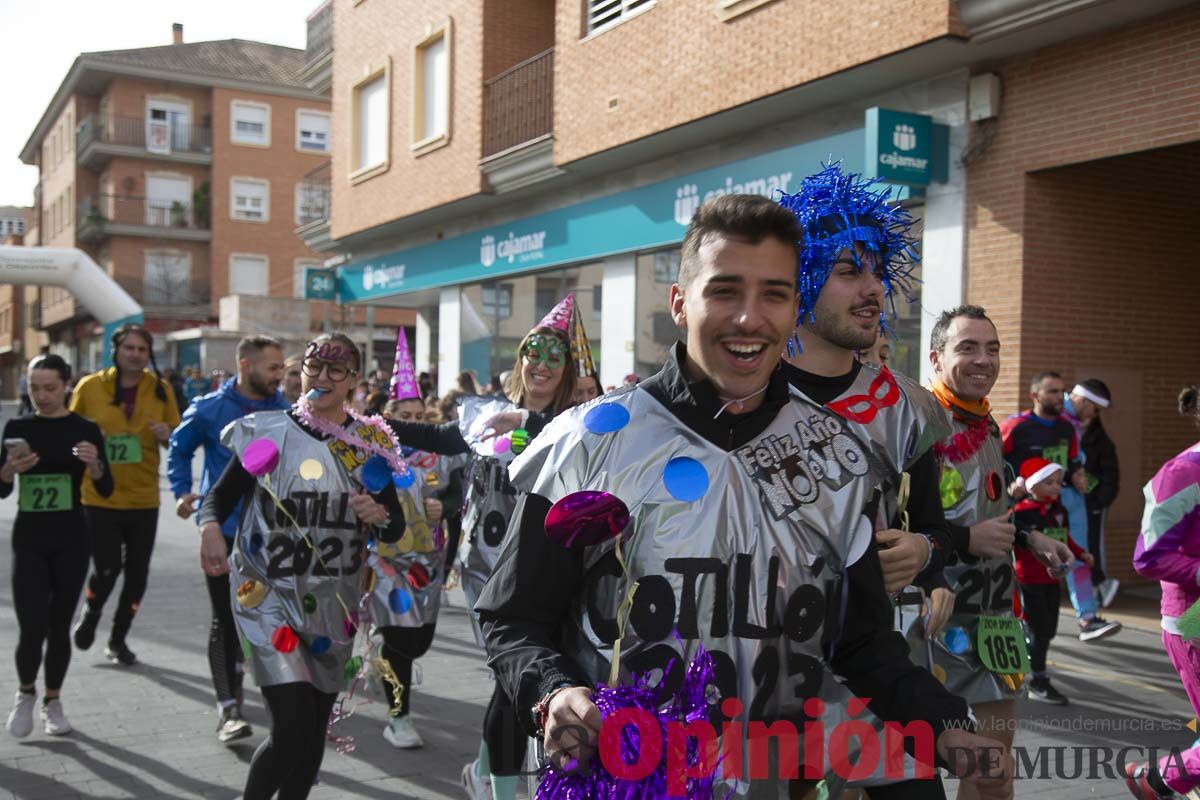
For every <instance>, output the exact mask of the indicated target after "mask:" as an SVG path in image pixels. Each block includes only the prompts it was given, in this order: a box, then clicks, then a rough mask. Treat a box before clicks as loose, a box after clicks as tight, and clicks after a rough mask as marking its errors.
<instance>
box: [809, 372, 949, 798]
mask: <svg viewBox="0 0 1200 800" xmlns="http://www.w3.org/2000/svg"><path fill="white" fill-rule="evenodd" d="M797 394H799V392H797ZM806 399H807V398H806ZM826 405H827V407H828V408H829V409H830V410H832V411H833V412H835V413H836V414H837V415H838V416H839V417H841V419H842V422H843V425H845V426H846V429H847V432H848V433H851V434H852V435H854V436H855V437H857V439H858V440H859V441H862V442H864V443H866V444H867V445H868V446H869V452H870V464H871V468H872V478H873V480H874V481H875V482H876V483H877V484H878V485H879V486H880V487H881V489H882V491H883V502H882V503H881V504H880V505H881V507H880V511H879V514H878V515H877V516H876V519H875V523H876V527H877V528H879V529H882V528H886V527H891V525H892V521H893V520H895V519H896V517H897V516H898V513H899V511H901V510H902V509H900V506H899V488H900V481H901V475H902V473H904V472H907V471H908V470H909V469H910V468H911V467H912V466H913V464H914V463H916V461H917V460H918V459H919V458H920V457H921V456H923V455H924V454H925V453H926V452H927V451H928V450H929V448H930V447H932V446H933V444H934V442H936V441H937V440H938V439H939V438H941V437H942V436H944V435H945V434H946V433H947V431H948V428H947V426H946V422H945V415H944V414H943V412H942V409H941V407H940V406H939V405H938V404H937V401H936V400H935V399H934V397H933V395H931V394H930V393H929V392H928V391H926V390H925V389H923V388H922V387H921V386H919V385H918V384H917V383H915V382H914V381H912V380H910V379H909V378H907V377H905V376H903V375H897V374H896V373H894V372H892V371H891V370H889V369H888V368H887V367H882V366H880V365H878V364H862V365H861V366H860V369H859V371H858V375H857V376H855V379H854V381H853V383H851V385H850V386H849V387H847V388H846V390H845V391H843V392H842V394H841V395H840V396H838V397H837V398H836V399H835V400H833V401H831V402H829V403H827V404H826ZM922 594H923V593H922V592H921V590H920V589H918V588H917V587H909V588H908V589H907V590H905V591H904V592H903V593H902V595H901V597H902V598H903V600H904V601H905V602H903V603H901V604H900V605H899V607H898V608H897V614H896V630H898V631H899V632H900V633H902V634H903V635H904V637H905V639H906V640H907V641H908V643H909V647H910V652H909V655H910V658H911V659H912V661H913V663H914V664H916V665H917V666H919V667H923V668H926V669H928V668H930V667H931V666H932V652H931V648H930V647H929V645H928V643H927V642H926V641H925V640H924V621H923V618H922V617H923V614H922V613H921V603H920V598H921V597H922ZM910 598H912V599H911V600H910ZM823 686H824V690H823V691H822V699H823V700H824V701H825V708H826V711H825V715H824V717H823V718H822V722H823V723H824V726H825V731H826V735H829V734H830V732H832V731H834V730H836V729H837V726H838V725H839V724H841V723H843V722H845V721H846V720H848V719H851V716H850V715H849V714H848V711H847V709H848V708H849V703H850V701H851V699H852V698H853V695H852V694H851V692H850V691H849V689H847V688H846V687H845V686H844V685H842V684H840V683H838V682H836V681H834V680H826V681H825V682H824V684H823ZM858 718H861V719H864V720H867V721H869V722H871V724H872V725H874V726H875V728H876V729H880V730H881V729H882V726H883V723H882V721H881V720H879V719H878V718H877V717H875V716H874V715H873V714H872V713H871V712H870V711H864V712H863V713H862V714H861V715H859V717H858ZM828 744H829V743H828V742H826V745H827V746H826V752H828V750H829V747H828ZM913 769H914V768H913V762H912V760H911V759H910V758H907V757H906V758H905V763H904V770H905V774H906V776H908V777H911V776H912V775H913ZM887 771H888V770H887V765H885V764H884V763H883V761H882V760H881V761H880V762H879V764H878V766H877V768H876V770H875V774H874V775H873V776H872V778H870V779H867V780H864V781H861V782H860V783H861V784H862V785H879V784H885V783H891V782H894V781H895V780H897V779H898V778H889V777H888V776H887V774H886V773H887ZM830 777H831V780H832V779H833V776H832V775H831V776H830ZM834 785H835V787H838V786H840V784H839V783H837V782H836V781H835V782H834Z"/></svg>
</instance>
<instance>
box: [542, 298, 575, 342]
mask: <svg viewBox="0 0 1200 800" xmlns="http://www.w3.org/2000/svg"><path fill="white" fill-rule="evenodd" d="M574 311H575V293H574V292H569V293H568V294H567V296H566V297H564V298H563V299H562V300H559V301H558V305H556V306H555V307H554V308H552V309H550V313H549V314H547V315H546V316H544V317H542V321H541V322H539V323H538V324H537V325H536V326H534V327H537V328H551V329H553V330H556V331H562V332H563V333H564V334H565V335H567V337H568V338H569V337H570V335H571V316H572V314H573V313H574Z"/></svg>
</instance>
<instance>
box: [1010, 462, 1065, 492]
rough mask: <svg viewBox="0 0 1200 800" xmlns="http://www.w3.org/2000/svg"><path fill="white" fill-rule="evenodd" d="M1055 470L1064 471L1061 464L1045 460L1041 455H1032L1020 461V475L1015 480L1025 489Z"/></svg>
mask: <svg viewBox="0 0 1200 800" xmlns="http://www.w3.org/2000/svg"><path fill="white" fill-rule="evenodd" d="M1056 472H1064V470H1063V468H1062V464H1056V463H1055V462H1053V461H1047V460H1046V459H1044V458H1042V457H1041V456H1034V457H1033V458H1027V459H1025V460H1024V461H1023V462H1021V476H1020V477H1019V478H1018V479H1017V480H1018V481H1019V482H1020V484H1021V485H1022V486H1024V487H1025V488H1026V489H1030V488H1032V487H1034V486H1037V485H1038V484H1039V483H1041V482H1042V481H1044V480H1046V479H1047V478H1049V477H1050V476H1051V475H1053V474H1054V473H1056Z"/></svg>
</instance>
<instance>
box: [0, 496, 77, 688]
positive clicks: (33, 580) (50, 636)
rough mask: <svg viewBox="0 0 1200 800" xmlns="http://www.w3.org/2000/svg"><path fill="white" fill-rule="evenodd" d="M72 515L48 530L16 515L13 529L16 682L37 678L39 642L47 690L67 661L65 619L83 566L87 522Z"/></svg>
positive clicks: (27, 682)
mask: <svg viewBox="0 0 1200 800" xmlns="http://www.w3.org/2000/svg"><path fill="white" fill-rule="evenodd" d="M35 516H36V515H35ZM78 517H79V519H78V524H77V525H66V526H62V527H59V528H57V529H50V530H45V529H42V530H35V529H34V527H33V525H32V524H23V523H27V522H28V521H27V520H22V521H20V522H19V523H18V524H17V526H16V529H15V530H14V531H13V540H12V548H13V561H12V587H13V605H14V606H15V608H16V611H17V625H18V626H19V627H20V629H21V633H20V637H19V638H18V640H17V677H18V679H19V680H20V681H21V685H22V686H29V685H30V684H32V683H34V682H35V681H36V680H37V674H38V668H39V667H41V666H42V646H43V644H44V645H45V648H46V659H45V667H46V671H45V674H44V675H43V682H44V683H45V686H46V689H47V690H49V691H51V692H56V691H58V690H59V689H61V688H62V684H63V679H64V678H65V677H66V675H67V665H68V664H70V663H71V618H72V617H73V616H74V615H75V604H76V603H78V602H79V592H80V591H81V590H82V589H83V579H84V578H85V577H87V569H88V532H87V523H86V521H85V520H84V518H83V515H78Z"/></svg>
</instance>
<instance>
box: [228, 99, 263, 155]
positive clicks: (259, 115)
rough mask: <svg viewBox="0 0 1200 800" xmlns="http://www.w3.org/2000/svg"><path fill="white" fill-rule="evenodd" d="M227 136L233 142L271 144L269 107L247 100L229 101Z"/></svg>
mask: <svg viewBox="0 0 1200 800" xmlns="http://www.w3.org/2000/svg"><path fill="white" fill-rule="evenodd" d="M229 124H230V130H229V138H230V139H232V140H233V142H234V143H235V144H256V145H261V146H263V147H266V146H267V145H269V144H271V107H270V106H269V105H267V104H265V103H252V102H250V101H249V100H232V101H230V123H229Z"/></svg>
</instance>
